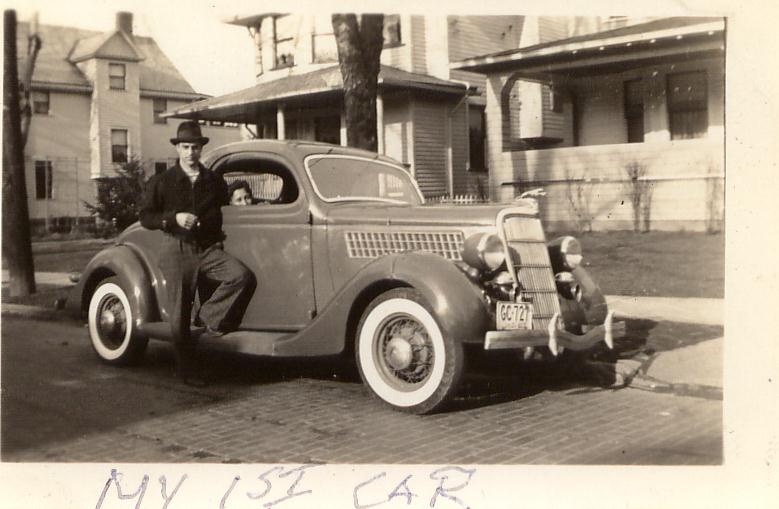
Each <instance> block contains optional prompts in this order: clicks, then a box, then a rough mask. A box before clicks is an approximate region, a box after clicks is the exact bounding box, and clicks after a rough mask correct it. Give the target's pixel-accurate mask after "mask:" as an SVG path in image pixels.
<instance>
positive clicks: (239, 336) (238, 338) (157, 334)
mask: <svg viewBox="0 0 779 509" xmlns="http://www.w3.org/2000/svg"><path fill="white" fill-rule="evenodd" d="M139 329H140V332H141V333H142V334H144V335H146V336H149V337H150V338H154V339H159V340H161V341H169V342H172V341H173V333H172V332H171V330H170V324H168V322H148V323H144V324H142V325H141V326H140V327H139ZM203 330H204V329H203V327H193V328H191V329H190V334H191V335H192V338H193V339H194V340H196V341H197V344H198V347H203V348H207V349H213V350H219V351H222V352H236V353H244V354H249V355H268V356H273V355H275V354H274V346H275V345H276V343H277V342H278V341H281V340H283V339H286V338H288V337H290V336H292V335H293V333H290V332H261V331H251V330H238V331H235V332H229V333H227V334H225V335H224V336H220V337H218V338H214V337H209V338H202V339H201V338H199V337H198V336H200V334H202V333H203Z"/></svg>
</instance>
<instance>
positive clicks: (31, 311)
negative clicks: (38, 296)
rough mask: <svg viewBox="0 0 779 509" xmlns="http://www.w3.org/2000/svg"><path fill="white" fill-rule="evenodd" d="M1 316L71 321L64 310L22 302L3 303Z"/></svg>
mask: <svg viewBox="0 0 779 509" xmlns="http://www.w3.org/2000/svg"><path fill="white" fill-rule="evenodd" d="M2 317H3V318H6V317H8V318H29V319H34V320H46V321H73V319H72V318H71V317H70V316H69V315H68V314H67V313H65V312H64V311H59V310H56V309H53V308H44V307H40V306H25V305H23V304H3V305H2Z"/></svg>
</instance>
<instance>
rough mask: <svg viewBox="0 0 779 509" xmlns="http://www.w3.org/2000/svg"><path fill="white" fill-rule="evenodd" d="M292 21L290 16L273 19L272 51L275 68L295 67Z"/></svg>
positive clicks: (293, 27) (292, 18)
mask: <svg viewBox="0 0 779 509" xmlns="http://www.w3.org/2000/svg"><path fill="white" fill-rule="evenodd" d="M294 20H295V18H294V17H292V16H281V17H278V18H273V51H274V54H275V63H276V68H279V67H292V66H293V65H295V38H294V34H295V26H294V24H293V23H294Z"/></svg>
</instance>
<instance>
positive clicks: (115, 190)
mask: <svg viewBox="0 0 779 509" xmlns="http://www.w3.org/2000/svg"><path fill="white" fill-rule="evenodd" d="M144 178H145V173H144V170H143V164H142V163H141V161H139V160H138V159H130V160H129V161H127V162H126V163H122V164H121V165H120V166H119V167H118V168H117V169H116V176H113V177H103V178H101V179H100V180H98V182H97V203H96V204H94V205H93V204H91V203H87V202H84V206H85V207H86V208H87V210H88V211H89V213H90V214H92V215H93V216H95V217H97V218H98V219H99V220H100V221H102V222H104V223H106V224H108V225H112V226H113V227H114V228H115V229H116V230H118V231H121V230H124V229H125V228H127V227H128V226H130V225H131V224H133V223H134V222H135V221H137V220H138V211H139V209H140V204H141V196H142V195H143V182H144Z"/></svg>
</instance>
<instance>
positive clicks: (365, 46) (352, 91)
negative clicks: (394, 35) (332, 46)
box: [332, 14, 384, 152]
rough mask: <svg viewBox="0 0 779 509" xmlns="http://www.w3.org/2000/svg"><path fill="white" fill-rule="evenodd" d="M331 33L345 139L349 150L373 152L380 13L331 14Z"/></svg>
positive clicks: (376, 144) (378, 64)
mask: <svg viewBox="0 0 779 509" xmlns="http://www.w3.org/2000/svg"><path fill="white" fill-rule="evenodd" d="M332 24H333V32H334V34H335V40H336V44H337V46H338V62H339V66H340V69H341V76H342V78H343V82H344V112H345V115H346V139H347V143H348V145H349V146H350V147H357V148H362V149H366V150H371V151H374V152H375V151H376V150H377V149H378V142H377V140H378V136H377V130H376V93H377V90H378V78H379V68H380V62H379V58H380V56H381V50H382V47H383V46H384V39H383V34H382V29H383V27H384V16H383V15H382V14H363V15H361V16H360V20H359V22H358V20H357V16H356V15H354V14H333V16H332Z"/></svg>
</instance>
